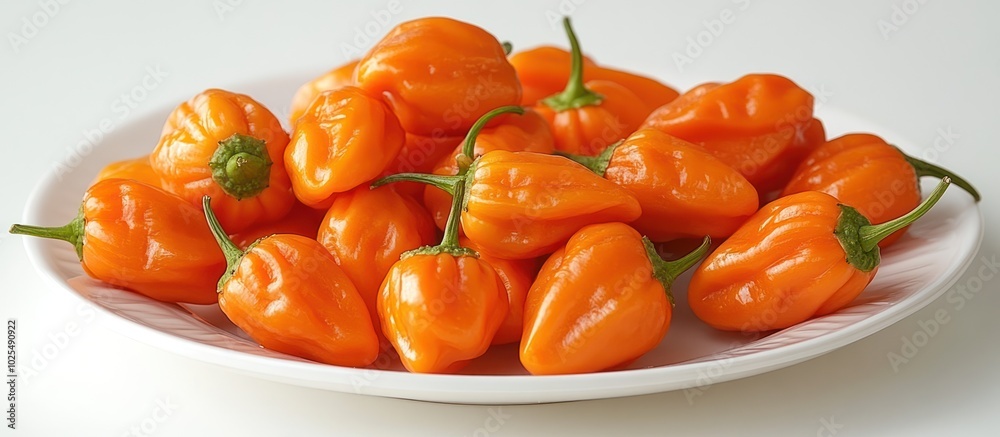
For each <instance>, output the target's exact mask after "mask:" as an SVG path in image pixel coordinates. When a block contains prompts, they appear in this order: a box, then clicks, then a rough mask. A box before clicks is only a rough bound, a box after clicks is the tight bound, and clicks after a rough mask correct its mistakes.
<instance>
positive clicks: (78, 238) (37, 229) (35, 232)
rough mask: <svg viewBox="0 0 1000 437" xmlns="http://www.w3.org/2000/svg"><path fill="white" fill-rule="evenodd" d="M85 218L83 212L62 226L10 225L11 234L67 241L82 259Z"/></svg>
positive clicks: (81, 259)
mask: <svg viewBox="0 0 1000 437" xmlns="http://www.w3.org/2000/svg"><path fill="white" fill-rule="evenodd" d="M85 224H86V220H85V219H84V218H83V212H82V211H81V212H80V213H79V214H77V216H76V218H74V219H73V221H71V222H69V223H67V224H66V225H64V226H57V227H42V226H31V225H13V226H11V227H10V231H9V232H10V233H11V234H18V235H28V236H32V237H41V238H51V239H53V240H62V241H67V242H69V243H70V244H72V245H73V248H74V249H76V256H77V257H78V258H80V261H83V243H84V241H83V240H84V225H85Z"/></svg>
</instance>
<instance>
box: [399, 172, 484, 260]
mask: <svg viewBox="0 0 1000 437" xmlns="http://www.w3.org/2000/svg"><path fill="white" fill-rule="evenodd" d="M465 183H466V182H465V179H464V178H463V179H461V180H459V181H458V182H456V183H455V185H454V190H455V191H454V194H452V199H451V210H450V211H448V222H447V223H446V224H445V226H444V238H442V239H441V244H438V245H437V246H424V247H420V248H417V249H413V250H410V251H407V252H403V254H402V255H401V256H400V259H404V258H409V257H411V256H414V255H440V254H442V253H447V254H450V255H451V256H454V257H459V256H471V257H473V258H479V253H477V252H476V251H474V250H472V249H469V248H467V247H462V246H461V244H459V242H458V226H459V218H460V217H461V215H462V208H463V207H462V205H463V204H464V203H465Z"/></svg>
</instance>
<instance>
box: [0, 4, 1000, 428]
mask: <svg viewBox="0 0 1000 437" xmlns="http://www.w3.org/2000/svg"><path fill="white" fill-rule="evenodd" d="M229 3H230V2H228V1H227V0H220V1H216V2H214V3H213V2H198V3H194V2H191V3H190V4H188V3H187V2H170V3H169V4H168V3H166V2H164V3H162V4H157V5H150V4H148V3H135V4H133V3H129V2H116V3H110V2H102V3H101V4H93V2H90V3H82V2H81V3H77V2H68V3H67V4H65V5H61V6H60V8H59V11H58V12H56V13H55V14H54V15H53V16H52V18H50V19H48V20H47V23H46V24H45V25H44V26H43V27H41V28H40V29H38V31H37V34H36V35H34V36H32V37H31V38H30V39H28V41H27V44H23V45H19V46H18V47H17V52H15V49H14V48H13V47H12V45H11V44H10V43H9V41H10V36H9V35H10V34H9V33H8V32H11V33H20V32H21V31H22V28H23V27H24V21H22V17H25V18H26V19H28V20H31V18H32V16H33V15H35V14H36V13H39V11H43V9H42V6H40V5H39V4H38V3H37V2H20V3H18V4H11V3H9V2H4V3H3V5H2V6H0V29H3V30H4V32H5V36H7V38H6V39H7V41H8V44H7V45H5V46H3V47H2V48H0V57H2V59H0V96H2V97H0V132H3V133H4V134H5V135H4V142H5V144H4V145H3V148H4V149H3V150H4V151H5V152H6V153H5V156H4V160H3V161H2V164H0V165H2V166H3V171H0V184H2V186H4V189H3V190H2V193H3V196H4V197H3V201H2V203H0V204H2V205H5V206H4V207H3V209H2V212H0V222H2V223H13V222H15V221H17V220H18V219H19V218H20V216H21V213H22V210H23V205H24V203H25V200H26V198H27V192H28V190H30V189H31V187H32V186H33V185H34V184H35V183H36V182H37V181H38V180H39V178H40V175H41V173H42V172H44V171H49V170H50V169H51V168H53V166H54V165H56V163H58V162H63V163H66V164H67V165H70V166H71V165H72V163H73V162H75V159H74V158H75V154H76V153H78V152H76V151H74V146H75V145H77V144H79V143H80V142H81V141H83V140H84V138H85V137H84V134H83V131H85V130H92V129H95V128H98V127H99V126H100V125H101V122H102V120H104V119H107V122H105V123H104V124H105V126H106V127H107V126H110V127H112V128H116V127H119V126H125V125H126V124H127V123H130V122H133V121H135V120H138V119H141V118H142V117H143V116H144V115H148V114H150V113H152V112H154V111H157V110H160V109H162V108H164V107H167V106H172V105H174V104H176V102H178V101H180V100H182V99H184V98H187V97H188V96H189V95H191V94H194V93H196V92H197V91H200V90H201V89H203V88H206V87H210V86H219V85H227V86H233V85H236V88H238V85H239V84H241V83H247V82H251V81H253V80H254V79H256V78H259V77H261V76H266V75H281V74H301V73H303V72H305V73H307V74H308V73H310V72H315V73H317V74H318V73H320V72H322V71H324V70H325V69H327V68H329V67H330V66H332V65H336V64H339V63H341V62H343V61H345V60H346V57H345V56H344V55H343V54H342V50H343V49H344V47H345V44H348V45H349V44H352V42H351V41H352V40H353V39H355V36H356V32H357V29H356V27H355V26H357V28H358V29H361V31H362V32H363V31H364V30H363V29H364V27H365V25H366V24H368V23H369V22H371V23H374V24H371V25H370V26H369V27H370V28H373V29H374V28H376V27H379V24H378V22H377V21H375V20H374V19H373V18H372V17H373V15H372V12H373V11H376V10H381V9H386V8H387V6H388V5H389V4H390V3H389V2H380V1H376V2H365V3H358V4H354V2H352V3H351V4H343V5H332V4H320V3H316V4H313V3H308V4H306V3H303V4H298V5H296V6H294V7H293V6H290V5H287V4H284V3H283V4H282V5H278V4H277V2H275V3H274V4H264V3H263V2H252V1H242V2H241V1H239V0H231V3H234V4H235V3H239V4H238V5H236V6H233V7H232V9H231V10H229V9H227V7H226V5H228V4H229ZM286 3H288V2H286ZM616 3H617V2H616ZM650 3H651V4H650V5H649V6H638V5H637V6H633V7H632V9H630V10H622V9H621V8H620V7H616V6H613V5H611V4H608V3H604V2H601V3H598V2H597V1H596V0H590V1H580V0H575V1H572V0H563V1H562V2H555V1H553V2H538V4H535V2H527V1H525V2H518V3H517V4H516V5H514V6H511V5H510V2H490V3H484V4H482V5H472V4H464V3H463V4H457V3H456V4H447V3H443V2H435V3H429V2H421V3H420V4H419V5H417V4H410V3H406V4H403V5H402V12H401V13H399V14H389V16H390V17H391V23H390V24H389V25H390V26H391V25H392V24H394V23H398V22H400V21H402V20H405V19H407V18H410V17H416V16H422V15H427V14H447V15H452V16H455V17H458V18H464V19H467V20H470V21H473V22H475V23H478V24H480V25H481V26H483V27H485V28H487V29H488V30H490V31H492V32H494V33H495V34H498V35H501V37H502V38H504V39H510V40H511V41H512V42H514V44H515V45H516V46H517V47H529V46H531V45H534V44H536V43H541V42H554V43H559V44H562V41H563V36H562V35H561V32H560V31H559V29H558V27H557V26H553V25H550V20H549V19H548V18H547V14H548V15H558V14H559V13H560V8H562V12H570V13H572V15H573V16H574V18H575V22H574V23H575V25H576V28H577V31H578V34H579V35H580V37H581V40H582V42H583V44H584V46H585V47H586V48H587V51H588V53H589V54H590V55H592V56H593V57H594V58H596V59H597V60H598V61H599V62H604V63H608V64H612V65H615V64H618V65H629V66H631V67H633V68H634V69H636V70H640V71H644V72H647V73H650V74H655V75H657V76H659V77H661V78H663V79H665V80H667V81H668V82H670V83H672V84H674V85H675V86H678V87H680V88H687V87H690V86H691V85H693V84H696V83H698V82H700V81H704V80H730V79H732V78H735V77H736V76H738V75H740V74H742V73H744V72H749V71H774V72H779V73H782V74H785V75H788V76H790V77H792V78H793V79H795V80H796V81H797V82H799V83H800V84H802V85H804V86H806V87H808V88H811V89H813V91H814V93H815V94H817V96H819V95H826V96H827V97H826V98H825V99H819V100H821V101H822V100H825V102H824V103H823V104H824V105H830V106H832V107H837V108H841V109H844V110H846V111H848V112H851V113H854V114H857V115H859V116H862V117H865V118H867V119H871V120H872V122H873V123H875V124H878V125H880V126H885V127H886V128H887V129H889V130H891V131H892V132H896V133H898V134H899V135H901V136H903V138H905V139H911V140H912V141H914V142H916V148H915V149H913V150H924V153H923V154H924V155H925V156H928V157H932V158H936V161H937V162H939V163H941V164H943V165H946V166H948V167H950V168H953V169H955V170H957V171H960V172H961V173H962V174H963V175H965V176H966V177H967V178H969V179H970V180H972V181H974V182H975V183H978V186H979V188H980V189H981V191H983V192H984V194H985V196H984V201H983V203H982V205H981V208H982V209H983V213H984V216H985V219H986V223H991V222H992V221H995V220H997V219H998V218H1000V209H998V208H1000V207H997V206H996V202H997V200H1000V199H998V197H1000V196H998V195H997V194H996V189H995V184H991V183H990V179H989V178H990V177H991V176H994V175H995V170H993V168H994V165H996V163H997V162H998V158H1000V153H998V152H996V145H995V142H996V138H998V137H1000V135H998V134H1000V129H998V128H997V127H996V126H997V123H996V120H998V119H1000V117H998V116H1000V109H997V106H996V99H997V98H998V97H1000V84H998V83H997V81H996V79H997V78H1000V58H998V57H997V56H996V52H997V48H998V47H997V42H998V41H1000V39H998V37H1000V35H998V34H1000V30H997V27H996V26H995V23H994V22H993V21H994V20H995V18H994V17H996V16H998V12H1000V5H998V4H996V3H990V2H985V1H983V2H971V1H967V2H957V1H956V2H947V3H946V2H924V3H923V4H919V3H917V2H916V1H913V0H909V1H903V0H897V1H874V2H860V1H859V2H825V3H822V4H819V3H816V4H813V3H812V2H808V3H809V4H807V2H793V1H768V2H763V1H753V0H751V1H743V0H740V1H716V2H702V3H704V4H699V5H661V4H659V3H657V4H656V5H655V6H653V5H652V2H650ZM894 5H895V6H896V7H899V8H903V7H905V8H906V9H907V10H911V11H912V10H913V9H914V8H913V6H914V5H919V6H917V7H916V11H915V13H913V14H912V15H905V17H906V18H905V19H906V21H905V23H903V22H902V19H903V17H904V15H901V14H905V12H899V13H897V17H896V23H901V24H900V25H899V27H898V30H895V31H891V33H889V34H888V39H886V38H884V37H883V35H882V34H881V33H880V31H879V20H884V21H885V22H886V23H888V24H892V23H893V21H892V20H893V13H894V9H893V8H894ZM744 7H745V9H744ZM52 9H54V8H50V10H52ZM725 9H729V10H731V11H732V13H733V16H735V21H734V22H732V23H731V24H726V25H723V26H722V33H721V34H720V35H719V36H718V37H715V38H713V40H712V41H711V43H710V44H708V45H707V46H705V47H704V49H703V52H702V53H701V54H700V56H698V57H697V58H696V59H694V62H693V64H691V65H688V66H686V68H684V69H683V71H678V68H677V66H676V64H675V63H674V60H673V58H672V55H673V54H674V53H675V52H682V51H683V50H685V46H687V45H688V41H687V38H688V37H691V38H692V39H694V38H697V36H698V32H700V31H702V30H705V29H706V24H705V23H704V22H705V21H706V20H708V21H710V20H714V19H716V18H718V17H720V13H721V12H722V11H723V10H725ZM219 12H221V13H222V15H221V16H220V15H219ZM40 13H43V14H44V12H40ZM382 15H383V16H384V14H382ZM39 21H40V22H41V18H39ZM708 26H709V27H713V25H712V24H711V23H709V24H708ZM714 27H717V26H714ZM28 30H29V34H30V29H28ZM705 40H706V39H705V38H704V37H703V41H705ZM358 42H359V43H360V45H361V47H360V50H364V49H367V47H368V46H369V45H370V44H371V42H365V41H364V40H363V39H361V38H358ZM147 67H149V68H151V69H152V70H156V67H159V69H160V71H162V72H165V73H166V76H165V77H164V78H163V80H162V82H160V83H157V82H156V80H147V81H146V83H147V85H148V86H149V88H151V89H150V90H149V91H148V92H147V93H145V94H146V96H145V98H144V99H142V101H141V102H138V103H135V107H134V108H129V109H128V110H126V109H125V108H126V107H127V106H123V104H124V101H123V100H120V95H121V94H122V93H127V92H129V91H130V90H132V89H133V87H135V86H137V85H139V86H141V84H142V81H143V78H144V76H145V75H147V74H148V73H147ZM154 86H155V88H154ZM137 93H138V94H137V95H140V96H141V94H142V93H141V92H137ZM273 109H274V110H275V111H276V112H278V113H284V112H285V108H273ZM949 132H950V134H948V133H949ZM155 136H156V134H155V132H154V133H150V135H149V137H150V140H149V141H150V147H152V142H153V141H155ZM887 139H888V140H890V141H899V140H901V139H902V138H893V137H891V136H890V137H888V138H887ZM949 139H950V141H949ZM86 151H87V148H86V147H84V148H83V149H82V150H80V152H84V153H86ZM80 171H84V170H83V169H81V170H80ZM990 185H993V186H990ZM67 188H68V189H70V190H75V191H79V188H78V187H67ZM955 192H956V193H957V190H956V191H955ZM953 194H954V193H949V195H953ZM998 238H1000V237H998V236H997V235H996V233H995V230H994V229H992V228H990V227H987V229H986V236H985V240H984V242H983V245H982V248H981V250H980V255H981V256H982V257H984V258H980V259H977V260H976V261H974V262H973V264H972V266H971V268H970V270H969V271H968V272H967V273H966V275H965V276H964V277H963V278H962V279H960V280H959V282H958V283H957V284H956V285H955V286H954V287H952V288H951V289H950V290H949V291H948V292H947V293H946V295H945V296H944V297H942V298H941V299H939V300H937V301H935V302H934V303H932V304H930V305H929V306H928V307H927V308H926V309H924V310H922V311H920V312H918V313H916V314H914V315H913V316H911V317H909V318H907V319H904V320H903V321H901V322H899V323H897V324H895V325H893V326H892V327H890V328H888V329H886V330H884V331H881V332H879V333H877V334H875V335H873V336H871V337H868V338H866V339H864V340H862V341H860V342H857V343H855V344H852V345H850V346H848V347H845V348H843V349H840V350H838V351H836V352H833V353H831V354H828V355H825V356H823V357H820V358H817V359H814V360H811V361H808V362H806V363H803V364H799V365H796V366H793V367H790V368H787V369H783V370H780V371H776V372H771V373H768V374H764V375H760V376H756V377H752V378H748V379H742V380H739V381H734V382H729V383H721V384H714V385H711V386H708V387H706V389H702V390H701V391H700V392H690V391H689V392H687V393H685V392H683V391H676V392H670V393H664V394H658V395H650V396H643V397H634V398H622V399H615V400H606V401H588V402H575V403H565V404H552V405H538V406H506V407H502V408H497V407H484V406H459V405H439V404H429V403H419V402H412V401H400V400H391V399H380V398H374V397H364V396H357V395H349V394H337V393H331V392H326V391H320V390H312V389H304V388H299V387H294V386H289V385H283V384H278V383H271V382H266V381H262V380H259V379H257V378H253V377H247V376H241V375H237V374H234V373H232V372H229V371H227V370H224V369H220V368H217V367H214V366H211V365H206V364H202V363H200V362H197V361H195V360H190V359H186V358H182V357H178V356H175V355H172V354H170V353H166V352H162V351H159V350H157V349H154V348H151V347H148V346H144V345H142V344H140V343H138V342H135V341H132V340H130V339H127V338H125V337H122V336H119V335H118V334H115V333H113V332H112V331H109V330H107V329H106V328H105V327H104V326H102V323H101V320H100V317H97V316H95V313H94V312H92V311H91V310H90V309H89V308H87V307H81V306H79V304H78V301H77V300H75V298H73V297H72V296H70V295H69V294H68V293H65V292H64V291H62V290H58V289H56V288H54V287H51V286H49V285H47V284H46V283H45V282H44V281H43V280H41V279H40V278H39V277H38V276H37V275H36V274H35V273H34V272H33V271H32V269H31V267H30V265H29V264H28V263H27V261H26V260H25V256H24V249H23V246H22V244H21V242H20V241H19V238H17V237H11V236H4V237H0V269H2V272H3V277H4V287H3V292H2V299H3V302H2V305H0V308H2V312H3V314H0V315H3V316H5V317H6V318H17V319H18V323H19V330H18V341H19V343H18V346H19V352H20V354H21V357H22V360H28V361H31V360H32V359H33V358H35V363H36V364H37V366H32V367H33V368H37V367H42V366H41V364H43V359H44V357H45V355H48V356H49V357H50V359H47V360H45V361H46V362H45V363H44V364H45V366H44V368H40V369H37V373H36V374H31V375H30V376H29V375H24V374H22V377H21V380H20V385H19V387H18V395H19V403H18V428H19V429H18V431H17V433H18V434H21V435H123V434H125V433H128V432H130V428H131V427H133V426H141V425H143V424H145V425H146V431H150V430H152V433H150V434H152V435H182V433H186V434H192V433H194V434H195V435H210V434H220V435H232V434H240V435H250V436H253V435H273V434H277V435H329V434H331V433H333V434H344V435H358V434H369V435H370V434H389V433H398V434H420V435H530V434H535V435H551V434H576V435H584V434H591V435H607V434H611V433H617V432H622V431H625V432H628V433H629V434H652V433H662V432H671V433H677V434H695V433H697V434H712V435H737V434H756V435H833V433H834V432H835V433H836V434H837V435H887V434H893V435H901V434H906V435H992V434H994V432H993V431H994V429H995V428H994V426H993V424H992V418H993V417H994V415H995V412H996V410H997V408H998V407H1000V376H997V372H996V371H995V369H996V368H997V367H998V366H997V365H998V364H1000V347H998V346H997V343H996V341H995V338H996V337H995V336H996V334H1000V318H997V317H995V316H994V312H995V309H994V308H997V304H998V303H1000V302H998V300H1000V298H998V296H996V294H995V291H996V290H997V288H998V286H997V282H996V281H993V280H992V278H993V276H994V272H992V271H991V270H990V269H989V266H991V265H993V264H992V263H991V262H987V261H985V260H992V259H995V257H996V256H997V252H998V250H1000V241H998ZM980 275H981V277H982V279H980ZM980 287H981V291H979V292H969V291H968V290H969V289H970V288H971V289H976V288H980ZM935 316H939V317H938V318H939V319H940V320H942V321H946V322H945V323H943V324H940V323H939V324H938V325H937V329H932V328H933V325H934V323H932V322H930V321H931V320H934V318H935ZM921 326H923V327H924V328H921ZM927 331H930V332H929V333H933V335H927V334H928V332H927ZM921 332H925V333H924V334H921ZM904 339H907V340H906V341H904ZM924 339H927V340H926V341H917V343H919V344H921V345H922V346H921V347H918V348H915V349H913V350H910V349H909V347H908V346H907V345H908V344H911V342H912V341H916V340H924ZM44 352H48V354H45V353H44ZM914 352H915V355H914ZM891 353H895V354H900V356H903V355H904V353H906V355H907V356H908V357H905V358H907V361H906V362H901V361H896V365H895V366H893V365H892V364H891V362H890V358H889V357H890V354H891ZM36 357H37V358H36ZM5 409H6V408H5ZM166 411H169V413H167V414H164V413H165V412H166ZM498 417H499V418H500V420H498V419H497V418H498ZM501 422H502V423H501ZM154 428H155V429H154ZM4 432H8V433H9V434H10V435H17V434H15V433H14V432H9V430H8V429H6V428H4ZM139 432H143V431H142V430H139Z"/></svg>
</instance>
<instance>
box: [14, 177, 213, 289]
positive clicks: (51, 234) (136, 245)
mask: <svg viewBox="0 0 1000 437" xmlns="http://www.w3.org/2000/svg"><path fill="white" fill-rule="evenodd" d="M10 233H12V234H22V235H30V236H33V237H42V238H52V239H57V240H63V241H67V242H69V243H71V244H72V245H73V246H74V247H75V248H76V255H77V257H79V258H80V264H81V265H82V266H83V270H84V271H85V272H87V274H88V275H90V276H91V277H92V278H95V279H99V280H101V281H104V282H107V283H108V284H111V285H114V286H118V287H122V288H126V289H129V290H132V291H134V292H136V293H139V294H141V295H144V296H147V297H150V298H153V299H156V300H159V301H163V302H183V303H193V304H210V303H214V302H215V301H216V294H215V282H216V279H217V278H218V277H219V275H221V274H222V273H223V272H224V271H225V269H226V260H225V258H223V257H222V255H221V254H220V253H218V251H217V250H215V247H214V246H215V245H214V244H210V243H212V233H211V232H210V231H209V229H208V226H207V225H205V222H204V220H202V219H201V211H199V210H198V208H196V207H194V206H192V205H191V204H189V203H188V202H187V201H185V200H184V199H181V198H180V197H178V196H175V195H173V194H170V193H168V192H166V191H163V190H161V189H159V188H157V187H154V186H152V185H147V184H144V183H142V182H137V181H134V180H127V179H105V180H102V181H100V182H97V183H96V184H94V185H93V186H91V187H90V189H88V190H87V192H86V194H85V195H84V196H83V203H82V205H81V207H80V214H79V215H78V216H77V217H76V218H75V219H74V220H73V221H71V222H70V223H69V224H67V225H65V226H62V227H56V228H43V227H38V226H25V225H14V226H12V227H11V228H10Z"/></svg>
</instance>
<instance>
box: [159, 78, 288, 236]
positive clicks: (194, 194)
mask: <svg viewBox="0 0 1000 437" xmlns="http://www.w3.org/2000/svg"><path fill="white" fill-rule="evenodd" d="M287 144H288V134H286V133H285V131H284V130H282V128H281V123H280V122H278V119H277V118H275V117H274V114H271V111H268V110H267V108H265V107H264V106H263V105H261V104H260V103H257V101H255V100H253V99H252V98H250V97H248V96H245V95H243V94H236V93H231V92H229V91H224V90H219V89H209V90H206V91H204V92H202V93H201V94H198V95H196V96H194V97H193V98H191V100H188V101H187V102H184V103H182V104H181V105H180V106H178V107H177V108H176V109H174V111H173V112H172V113H171V114H170V117H169V118H168V119H167V122H166V124H165V125H164V126H163V133H162V135H161V137H160V142H159V143H158V144H157V145H156V149H154V150H153V153H152V154H150V156H149V161H150V164H151V165H152V166H153V170H154V171H155V172H156V174H157V175H159V177H160V180H161V181H162V184H163V189H165V190H167V191H169V192H171V193H174V194H176V195H178V196H181V197H182V198H184V199H185V200H187V201H188V202H189V203H191V204H192V205H195V206H197V207H199V208H200V207H201V198H202V197H203V196H206V195H208V196H212V197H213V198H215V199H216V208H217V211H216V213H217V214H218V215H219V220H220V221H221V222H222V223H223V224H224V225H225V226H226V228H227V229H229V230H230V231H232V232H240V231H242V230H244V229H247V228H249V227H251V226H253V225H255V224H259V223H266V222H270V221H274V220H277V219H279V218H281V217H284V216H285V214H286V213H288V210H289V209H291V207H292V203H294V201H295V198H294V197H293V196H292V193H291V191H290V189H289V187H290V183H289V181H288V174H286V173H285V166H284V163H283V160H284V158H283V155H282V153H283V152H284V151H285V146H286V145H287Z"/></svg>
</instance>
